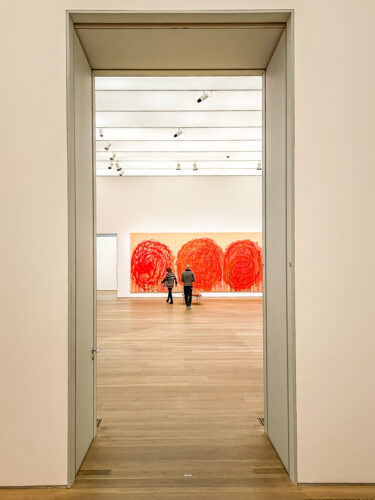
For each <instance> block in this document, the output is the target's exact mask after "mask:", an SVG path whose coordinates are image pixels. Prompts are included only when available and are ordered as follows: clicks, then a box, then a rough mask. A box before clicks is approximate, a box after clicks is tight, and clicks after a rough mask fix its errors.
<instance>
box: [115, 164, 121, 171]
mask: <svg viewBox="0 0 375 500" xmlns="http://www.w3.org/2000/svg"><path fill="white" fill-rule="evenodd" d="M116 170H117V172H120V170H122V168H121V167H120V164H119V162H117V163H116Z"/></svg>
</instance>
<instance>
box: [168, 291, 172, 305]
mask: <svg viewBox="0 0 375 500" xmlns="http://www.w3.org/2000/svg"><path fill="white" fill-rule="evenodd" d="M169 300H170V301H171V304H173V297H172V288H168V298H167V302H169Z"/></svg>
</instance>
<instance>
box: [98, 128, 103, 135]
mask: <svg viewBox="0 0 375 500" xmlns="http://www.w3.org/2000/svg"><path fill="white" fill-rule="evenodd" d="M99 135H100V137H104V134H103V129H102V128H100V129H99Z"/></svg>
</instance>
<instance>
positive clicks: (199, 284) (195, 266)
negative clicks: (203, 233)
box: [177, 238, 224, 291]
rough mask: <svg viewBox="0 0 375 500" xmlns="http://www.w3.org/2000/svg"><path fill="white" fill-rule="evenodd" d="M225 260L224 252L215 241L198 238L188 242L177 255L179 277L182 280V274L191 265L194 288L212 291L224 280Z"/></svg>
mask: <svg viewBox="0 0 375 500" xmlns="http://www.w3.org/2000/svg"><path fill="white" fill-rule="evenodd" d="M223 259H224V253H223V250H222V249H221V247H219V245H217V244H216V243H215V242H214V240H211V239H210V238H197V239H195V240H191V241H188V242H187V243H185V244H184V245H182V247H181V248H180V250H179V251H178V254H177V272H178V277H179V279H181V274H182V273H183V271H184V270H185V268H186V265H187V264H189V265H190V267H191V270H192V271H193V273H194V275H195V283H194V287H195V288H197V289H199V290H205V291H210V290H212V288H213V287H214V286H215V285H216V284H218V283H220V282H221V280H222V276H223Z"/></svg>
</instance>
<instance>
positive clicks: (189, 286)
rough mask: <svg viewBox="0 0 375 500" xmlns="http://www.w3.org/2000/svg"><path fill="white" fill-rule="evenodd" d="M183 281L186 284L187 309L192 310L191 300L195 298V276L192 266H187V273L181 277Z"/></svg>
mask: <svg viewBox="0 0 375 500" xmlns="http://www.w3.org/2000/svg"><path fill="white" fill-rule="evenodd" d="M181 281H182V282H183V284H184V296H185V304H186V307H187V309H189V310H190V309H191V299H192V298H193V283H194V281H195V276H194V273H193V271H192V270H191V269H190V266H189V265H187V266H186V269H185V271H184V272H183V273H182V275H181Z"/></svg>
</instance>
